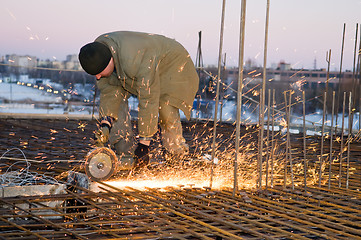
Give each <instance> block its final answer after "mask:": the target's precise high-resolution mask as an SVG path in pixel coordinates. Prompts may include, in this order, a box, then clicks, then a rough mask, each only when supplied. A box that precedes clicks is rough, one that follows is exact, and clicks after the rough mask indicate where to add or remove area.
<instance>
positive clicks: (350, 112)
mask: <svg viewBox="0 0 361 240" xmlns="http://www.w3.org/2000/svg"><path fill="white" fill-rule="evenodd" d="M348 101H349V103H348V138H347V166H346V189H348V182H349V177H350V144H351V140H352V124H353V122H352V92H350V96H349V100H348Z"/></svg>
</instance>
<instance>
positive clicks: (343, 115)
mask: <svg viewBox="0 0 361 240" xmlns="http://www.w3.org/2000/svg"><path fill="white" fill-rule="evenodd" d="M345 108H346V92H344V93H343V102H342V126H341V145H340V168H339V173H338V187H341V178H342V161H343V150H344V149H343V148H344V145H343V137H344V132H345Z"/></svg>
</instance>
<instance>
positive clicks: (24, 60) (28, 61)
mask: <svg viewBox="0 0 361 240" xmlns="http://www.w3.org/2000/svg"><path fill="white" fill-rule="evenodd" d="M5 62H6V63H8V64H10V65H14V66H20V67H25V68H33V67H36V66H37V65H38V59H37V57H35V56H29V55H25V56H19V55H16V54H11V55H5Z"/></svg>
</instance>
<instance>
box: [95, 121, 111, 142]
mask: <svg viewBox="0 0 361 240" xmlns="http://www.w3.org/2000/svg"><path fill="white" fill-rule="evenodd" d="M94 138H95V145H96V146H97V147H104V144H105V143H106V142H107V141H108V139H109V128H108V127H107V126H105V127H102V128H100V129H99V130H98V131H96V132H95V136H94Z"/></svg>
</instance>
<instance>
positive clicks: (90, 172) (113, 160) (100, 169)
mask: <svg viewBox="0 0 361 240" xmlns="http://www.w3.org/2000/svg"><path fill="white" fill-rule="evenodd" d="M133 167H134V159H133V157H132V156H130V155H129V156H127V155H126V156H122V157H121V158H120V159H119V158H118V156H117V155H116V154H115V152H114V151H113V150H111V149H110V148H107V147H97V148H94V149H93V150H91V151H90V152H89V153H88V154H87V156H86V157H85V173H86V175H87V176H88V177H89V178H90V179H92V180H96V181H105V180H108V179H109V178H110V177H111V176H112V175H113V174H115V173H117V172H118V171H121V170H130V169H132V168H133Z"/></svg>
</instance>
